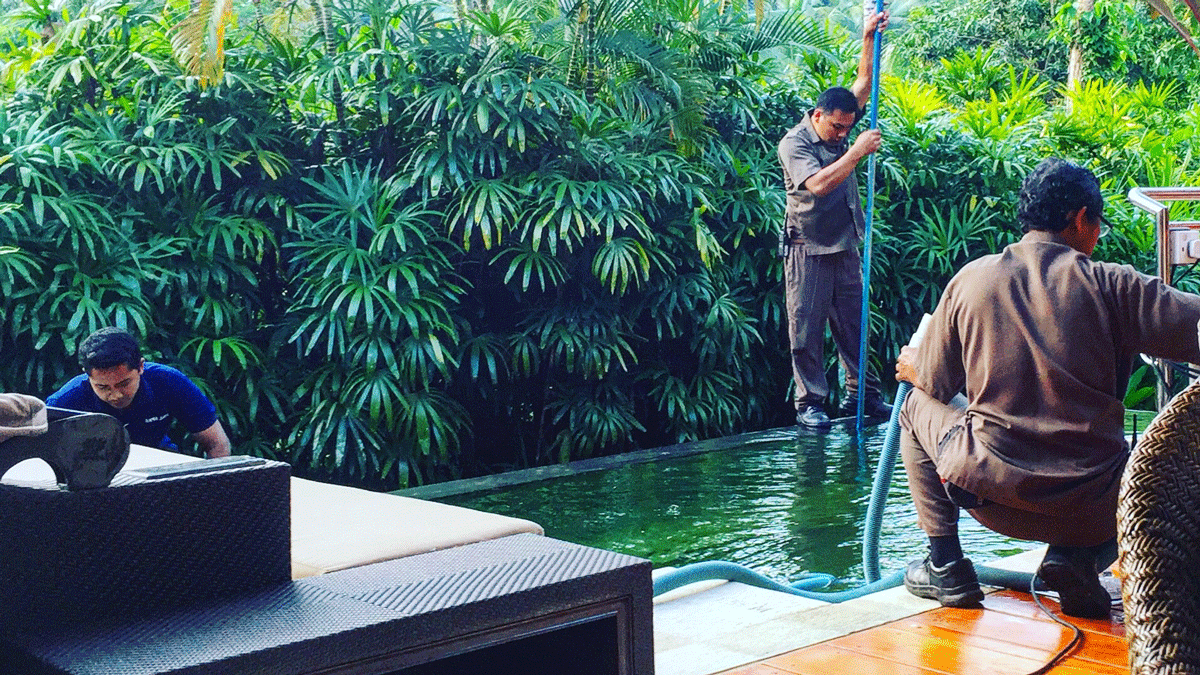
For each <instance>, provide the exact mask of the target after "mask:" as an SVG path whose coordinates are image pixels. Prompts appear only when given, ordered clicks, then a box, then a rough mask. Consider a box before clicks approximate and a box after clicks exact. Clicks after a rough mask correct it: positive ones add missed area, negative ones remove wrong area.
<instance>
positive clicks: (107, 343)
mask: <svg viewBox="0 0 1200 675" xmlns="http://www.w3.org/2000/svg"><path fill="white" fill-rule="evenodd" d="M76 354H77V355H78V356H79V365H80V366H81V367H82V368H83V372H85V373H87V372H91V371H93V370H95V369H97V368H99V369H102V370H103V369H105V368H113V367H116V366H119V365H121V364H125V365H126V366H128V367H129V368H130V369H131V370H135V369H137V368H140V367H141V365H142V349H141V347H139V346H138V342H137V340H136V339H135V338H134V337H133V336H132V335H130V334H129V333H127V332H125V331H123V330H121V329H120V328H112V327H109V328H101V329H100V330H98V331H96V332H95V333H92V334H91V335H89V336H87V337H85V338H84V339H83V341H82V342H80V343H79V349H78V351H77V352H76Z"/></svg>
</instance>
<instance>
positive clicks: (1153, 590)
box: [1117, 384, 1200, 675]
mask: <svg viewBox="0 0 1200 675" xmlns="http://www.w3.org/2000/svg"><path fill="white" fill-rule="evenodd" d="M1117 539H1118V544H1119V547H1120V569H1121V573H1122V575H1123V579H1122V584H1121V594H1122V596H1123V600H1124V604H1125V624H1126V630H1127V635H1128V641H1129V665H1130V671H1131V673H1132V675H1151V674H1160V673H1161V674H1167V673H1171V674H1178V673H1200V385H1197V384H1192V385H1191V386H1189V387H1188V388H1187V389H1186V390H1184V391H1183V392H1182V393H1180V394H1179V395H1178V396H1176V397H1175V398H1174V399H1172V400H1171V401H1170V403H1168V404H1167V406H1166V407H1165V408H1163V410H1162V412H1160V413H1159V414H1158V416H1157V417H1155V418H1154V421H1153V422H1151V423H1150V426H1149V427H1147V428H1146V432H1145V434H1144V435H1143V436H1142V438H1141V440H1140V441H1139V442H1138V444H1137V446H1136V447H1135V449H1134V451H1133V454H1132V456H1131V457H1130V459H1129V464H1128V466H1127V467H1126V470H1125V474H1124V477H1123V478H1122V481H1121V493H1120V501H1119V502H1118V506H1117Z"/></svg>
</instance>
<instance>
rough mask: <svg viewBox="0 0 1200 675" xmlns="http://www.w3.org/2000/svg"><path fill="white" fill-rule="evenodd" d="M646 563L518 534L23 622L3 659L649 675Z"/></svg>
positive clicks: (240, 668) (416, 674) (104, 670)
mask: <svg viewBox="0 0 1200 675" xmlns="http://www.w3.org/2000/svg"><path fill="white" fill-rule="evenodd" d="M650 567H651V566H650V562H649V561H647V560H642V559H639V558H634V557H631V556H627V555H622V554H619V553H613V552H610V551H604V550H600V549H595V548H589V547H585V546H578V545H576V544H570V543H567V542H562V541H557V540H554V539H550V538H547V537H543V536H539V535H533V534H518V535H513V536H509V537H502V538H500V539H493V540H490V541H484V542H479V543H475V544H468V545H465V546H457V547H454V548H450V549H446V550H442V551H434V552H432V553H423V554H420V555H414V556H408V557H405V558H400V559H397V560H391V561H387V562H381V563H376V564H373V565H364V566H362V567H355V568H352V569H348V570H342V571H337V572H331V573H328V574H324V575H320V576H314V577H308V578H305V579H300V580H297V581H293V582H289V583H286V584H282V585H276V586H272V587H268V588H265V589H262V590H260V591H259V592H256V593H248V594H246V595H243V596H240V597H237V598H233V599H229V600H224V601H220V602H208V603H202V604H199V605H193V606H191V607H188V608H184V609H181V610H178V611H175V612H161V613H158V614H155V615H153V616H147V617H143V618H140V619H137V620H129V621H104V622H96V623H89V624H87V625H80V626H75V627H71V628H66V629H62V630H57V631H42V632H37V633H28V632H25V633H21V632H18V633H17V634H15V635H12V636H10V637H9V640H10V641H11V642H12V643H14V644H15V646H16V648H15V649H13V650H12V651H11V653H8V654H5V653H3V652H0V663H7V664H8V665H9V666H10V667H12V668H16V670H12V671H4V672H19V673H21V675H47V674H53V675H60V674H63V673H70V674H72V675H159V674H167V673H177V674H181V675H182V674H183V673H187V674H189V675H211V674H215V673H222V674H228V675H235V674H236V675H304V674H310V673H312V674H315V673H321V674H323V675H351V674H354V675H398V674H401V673H403V674H404V675H435V674H438V675H467V674H471V673H521V675H561V674H565V673H570V674H571V675H652V674H653V672H654V645H653V630H652V627H651V620H652V601H651V593H652V590H651V587H652V583H651V579H650ZM5 659H7V660H5Z"/></svg>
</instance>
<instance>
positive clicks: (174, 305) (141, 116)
mask: <svg viewBox="0 0 1200 675" xmlns="http://www.w3.org/2000/svg"><path fill="white" fill-rule="evenodd" d="M1080 2H1081V4H1080V6H1078V7H1077V6H1076V5H1075V4H1073V3H1062V2H1057V1H1050V0H967V1H965V2H964V1H950V0H942V1H940V2H938V1H934V2H918V1H915V0H911V1H906V0H900V1H899V2H897V3H895V4H894V5H893V6H891V7H890V10H891V12H892V15H893V19H892V22H891V27H890V28H889V30H888V32H887V34H886V38H885V52H884V73H885V75H884V78H883V80H882V94H881V105H880V110H879V116H880V127H881V129H882V130H883V134H884V147H883V149H882V150H881V152H880V154H879V156H878V195H877V198H876V206H877V211H876V215H875V227H874V238H873V258H872V272H871V280H872V287H871V301H872V314H871V333H870V340H871V349H872V353H873V356H874V361H875V365H876V367H878V368H879V369H880V370H881V371H882V372H883V373H884V374H885V381H889V380H890V378H889V377H887V375H890V372H891V366H890V363H891V361H892V360H893V359H894V357H895V354H896V353H897V351H898V348H899V345H900V344H902V343H903V342H905V341H906V340H907V336H908V335H909V334H910V333H911V332H912V330H913V329H914V328H915V326H916V323H917V321H918V319H919V317H920V316H921V314H922V313H924V312H928V311H931V310H932V308H933V307H934V306H935V304H936V302H937V299H938V296H939V293H940V289H941V288H942V286H943V285H944V283H945V282H946V281H947V280H948V279H949V277H950V276H951V275H952V273H953V272H954V271H955V270H956V269H957V268H958V267H960V266H961V265H962V264H963V263H964V262H966V261H968V260H970V259H972V258H974V257H977V256H979V255H981V254H984V253H988V252H992V251H995V250H997V249H998V248H1000V247H1002V246H1003V245H1005V244H1006V243H1008V242H1011V241H1013V240H1015V238H1016V237H1017V236H1018V232H1017V231H1016V228H1015V227H1014V226H1013V222H1014V218H1013V210H1014V208H1013V207H1014V203H1015V191H1016V189H1017V187H1018V186H1019V183H1020V180H1021V177H1022V176H1023V175H1024V174H1025V173H1026V172H1027V171H1028V170H1029V169H1031V168H1032V166H1033V165H1035V164H1036V163H1037V161H1038V160H1040V159H1041V158H1043V157H1046V156H1049V155H1057V156H1063V157H1067V158H1070V159H1073V160H1075V161H1078V162H1081V163H1083V164H1085V165H1087V166H1089V167H1091V168H1092V169H1093V170H1094V171H1095V172H1096V173H1097V175H1098V176H1099V177H1100V178H1101V181H1102V183H1103V187H1104V190H1105V193H1106V197H1107V215H1108V216H1109V218H1110V219H1111V220H1113V221H1114V222H1115V223H1116V225H1117V227H1116V230H1115V231H1114V232H1113V233H1112V234H1111V235H1109V236H1108V237H1107V238H1105V239H1104V240H1102V241H1101V243H1100V246H1099V248H1098V249H1097V252H1096V257H1097V258H1100V259H1105V260H1113V261H1120V262H1125V263H1129V264H1132V265H1134V266H1136V267H1137V268H1139V269H1141V270H1143V271H1146V272H1153V269H1154V263H1153V258H1154V253H1153V229H1152V224H1151V222H1150V220H1149V218H1148V217H1146V216H1144V215H1142V214H1140V213H1139V212H1138V211H1136V210H1135V209H1134V208H1133V207H1132V206H1131V205H1130V204H1129V203H1128V201H1127V200H1126V199H1125V193H1126V192H1127V191H1128V190H1129V188H1131V187H1135V186H1166V185H1200V158H1198V157H1197V151H1198V150H1200V58H1198V57H1197V52H1196V51H1194V49H1193V47H1192V46H1190V45H1189V43H1188V42H1187V41H1186V40H1185V39H1184V38H1183V37H1182V36H1181V34H1180V32H1177V29H1176V28H1175V27H1173V26H1172V25H1171V23H1170V22H1169V21H1168V20H1167V18H1166V17H1165V16H1164V15H1162V14H1161V12H1162V11H1163V10H1164V9H1165V10H1167V11H1173V12H1174V19H1175V20H1176V21H1177V22H1178V23H1179V26H1180V27H1181V28H1183V29H1184V30H1185V32H1190V33H1192V34H1195V33H1197V32H1198V31H1197V18H1196V16H1195V15H1194V13H1195V11H1196V10H1195V7H1194V6H1189V4H1190V3H1184V2H1178V1H1177V4H1176V5H1173V6H1165V5H1163V3H1162V2H1161V1H1159V0H1155V6H1151V5H1149V4H1146V3H1144V2H1140V1H1136V2H1135V1H1133V0H1096V1H1095V2H1094V4H1091V3H1088V2H1086V0H1080ZM1156 7H1157V9H1156ZM0 10H4V14H3V18H2V19H0V30H2V31H3V35H4V37H5V38H6V40H5V42H4V45H3V46H0V69H2V70H0V78H2V79H0V321H2V326H0V354H3V359H2V360H0V390H2V391H17V392H24V393H30V394H34V395H39V396H46V395H48V394H50V393H51V392H53V391H54V390H55V389H56V388H57V387H58V386H59V385H60V384H62V383H63V382H64V381H65V380H66V379H67V378H69V377H71V376H72V375H74V374H75V373H76V372H77V368H78V366H77V365H76V362H75V358H74V351H75V345H76V343H77V342H78V340H79V339H80V338H81V337H83V336H85V335H87V334H88V333H90V332H91V331H93V330H95V329H96V328H99V327H102V326H105V325H113V324H115V325H119V326H124V327H127V328H129V329H130V330H131V331H133V332H134V333H136V334H138V335H141V336H143V342H144V344H145V348H146V350H147V355H148V357H149V358H150V359H151V360H156V361H160V362H164V363H168V364H170V365H173V366H175V367H178V368H180V369H181V370H183V371H185V372H186V373H188V374H189V375H191V376H192V377H193V378H194V379H195V380H196V381H197V382H198V383H199V384H200V385H201V386H202V388H204V389H205V391H206V392H207V393H208V394H209V395H210V396H211V397H212V398H213V400H214V401H215V403H216V404H217V407H218V409H219V414H220V415H221V419H222V420H223V422H224V423H225V425H226V428H227V430H228V432H229V434H230V436H231V438H232V439H233V442H234V445H235V452H239V453H249V454H256V455H262V456H266V457H272V458H277V459H282V460H285V461H289V462H292V463H293V464H294V466H295V471H296V473H298V474H300V475H307V476H313V477H318V478H322V479H326V480H334V481H339V482H346V483H352V484H357V485H362V486H366V487H371V488H377V489H395V488H397V487H403V486H406V485H413V484H418V483H425V482H432V481H441V480H447V479H452V478H457V477H464V476H473V475H480V474H484V473H491V472H496V471H502V470H508V469H516V468H523V467H529V466H536V465H541V464H547V463H553V462H561V461H568V460H573V459H581V458H585V457H591V456H597V455H604V454H614V453H620V452H624V451H629V450H632V449H636V448H646V447H656V446H662V445H666V444H671V443H675V442H681V441H688V440H694V439H701V438H709V437H717V436H724V435H729V434H733V433H738V432H742V431H749V430H758V429H765V428H771V427H778V426H786V425H789V424H792V423H793V422H794V419H793V418H794V410H793V409H792V406H791V403H790V397H789V389H790V386H791V375H790V366H789V361H788V350H787V345H786V325H785V319H784V310H783V293H782V288H781V277H782V272H781V266H780V261H779V259H778V258H777V257H776V254H775V250H776V247H775V241H776V233H777V231H778V228H779V226H780V224H781V221H782V206H783V191H782V187H781V179H780V170H779V167H778V162H777V159H776V156H775V146H776V143H777V142H778V140H779V138H780V137H781V136H782V135H783V133H784V132H785V131H786V130H787V129H788V128H789V127H791V126H792V125H794V124H796V123H797V122H798V121H799V119H800V118H801V117H802V116H803V114H804V112H805V111H806V110H807V109H808V108H809V107H810V105H811V102H812V100H813V99H814V98H815V96H816V94H817V93H818V92H820V91H821V90H822V89H824V88H825V87H827V86H832V85H839V84H840V85H845V84H848V83H849V82H850V81H851V80H852V79H853V72H854V67H855V64H856V62H857V55H858V51H859V47H860V45H861V33H860V30H861V29H860V28H859V25H860V22H861V7H860V6H858V5H857V4H853V3H852V4H844V3H842V4H838V3H835V4H828V5H816V4H810V3H808V2H807V0H795V2H794V3H793V4H791V5H786V6H785V5H780V4H778V3H776V5H770V4H765V1H764V0H758V2H756V3H753V4H748V5H741V6H739V5H736V4H731V3H728V2H726V1H725V0H711V1H701V0H649V1H648V2H633V1H631V0H561V1H560V2H545V1H544V0H533V1H532V2H530V1H524V2H521V1H517V2H507V1H505V0H458V1H457V2H456V3H454V4H453V5H451V4H448V3H428V2H421V1H419V0H417V1H412V2H402V1H400V0H314V1H310V0H290V1H287V2H277V1H276V0H255V1H254V2H248V3H242V2H235V3H232V4H231V3H230V2H229V0H193V1H191V2H181V1H179V0H167V1H166V2H165V3H163V2H148V1H142V0H94V1H92V2H81V1H79V0H26V1H25V2H23V3H19V2H15V1H14V0H0ZM1072 54H1074V56H1075V63H1077V64H1078V71H1079V72H1078V74H1077V75H1076V76H1074V77H1072V78H1070V79H1071V83H1070V84H1068V73H1069V71H1070V69H1071V67H1070V66H1071V63H1072ZM864 165H865V163H864ZM1188 208H1189V207H1188V206H1187V205H1177V206H1176V207H1175V212H1176V215H1177V217H1182V216H1184V215H1186V213H1187V209H1188ZM1184 277H1185V278H1184V281H1183V282H1182V283H1184V284H1191V280H1190V279H1189V278H1187V277H1186V273H1185V274H1184ZM1193 286H1194V285H1193ZM830 353H832V350H830ZM837 367H838V366H837V364H836V361H835V360H830V362H829V376H830V378H831V379H834V378H837V376H838V374H837ZM1152 386H1153V376H1152V375H1150V374H1148V371H1147V370H1146V369H1142V370H1139V371H1138V374H1137V375H1135V377H1134V381H1133V382H1132V383H1131V386H1130V394H1129V397H1128V399H1127V402H1128V403H1129V404H1131V405H1135V406H1148V405H1149V403H1150V401H1151V400H1152V397H1150V396H1149V393H1150V391H1151V389H1152Z"/></svg>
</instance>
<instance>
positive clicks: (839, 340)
mask: <svg viewBox="0 0 1200 675" xmlns="http://www.w3.org/2000/svg"><path fill="white" fill-rule="evenodd" d="M887 20H888V13H887V12H880V13H878V14H873V15H871V16H868V17H867V18H866V20H865V22H864V29H863V41H862V53H861V55H860V57H859V62H858V74H857V77H856V78H855V80H854V83H853V84H851V85H850V88H849V89H846V88H844V87H834V88H832V89H828V90H826V91H825V92H823V93H822V94H821V95H820V96H819V97H818V98H817V103H816V106H815V107H814V108H813V109H812V110H810V111H808V113H807V114H805V116H804V119H803V120H801V122H800V124H797V125H796V126H795V127H793V128H792V129H791V130H790V131H788V132H787V134H786V135H784V137H783V139H782V140H781V141H780V142H779V161H780V163H781V164H782V165H783V184H784V189H785V190H786V191H787V213H786V216H787V218H786V222H785V224H784V236H785V238H786V246H785V260H784V264H783V278H784V288H785V293H786V300H787V314H788V338H789V341H790V343H791V353H792V375H793V379H794V380H795V402H796V423H797V424H799V425H800V426H803V427H807V428H810V429H828V428H829V426H830V420H829V414H828V413H827V412H826V410H825V398H826V396H827V395H828V393H829V384H828V383H827V382H826V380H825V324H826V323H828V324H829V326H830V329H831V331H832V333H833V341H834V344H835V345H836V346H837V350H838V354H839V356H840V357H841V360H842V366H843V368H844V369H845V371H846V397H845V399H844V403H843V404H842V407H841V409H840V410H839V413H840V414H842V415H855V414H857V412H858V410H857V408H858V387H859V385H860V383H859V377H858V375H859V373H858V363H859V357H858V354H859V341H860V337H859V335H860V333H859V332H860V330H861V326H860V325H859V323H860V322H861V312H862V296H863V287H862V262H861V258H860V256H859V252H858V246H859V244H861V243H862V238H863V229H864V225H863V211H862V205H861V204H860V202H859V196H858V181H857V180H856V179H855V176H854V171H855V168H856V167H857V166H858V162H859V160H861V159H862V158H864V157H866V156H867V155H869V154H871V153H873V152H875V151H876V150H878V149H879V146H880V143H881V141H882V137H881V135H880V132H879V130H878V129H868V130H866V131H863V132H862V133H860V134H859V135H858V138H857V139H855V141H854V143H853V145H850V144H848V143H847V138H848V137H849V135H850V130H851V129H852V128H853V127H854V124H855V123H856V122H858V121H859V120H860V119H862V117H863V114H864V112H865V110H864V106H865V105H866V104H867V100H868V99H869V98H870V95H871V83H872V61H873V52H874V42H875V31H876V30H879V31H883V30H884V28H885V27H886V26H887ZM864 379H865V380H866V381H865V383H864V385H863V386H866V388H867V390H866V392H865V403H864V410H863V413H864V417H866V418H869V419H875V420H881V419H887V418H888V417H889V416H890V415H891V407H890V406H888V405H887V404H886V403H884V402H883V397H882V396H881V395H880V393H879V379H878V377H876V376H875V374H874V373H871V372H869V371H868V372H867V374H866V377H865V378H864Z"/></svg>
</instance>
